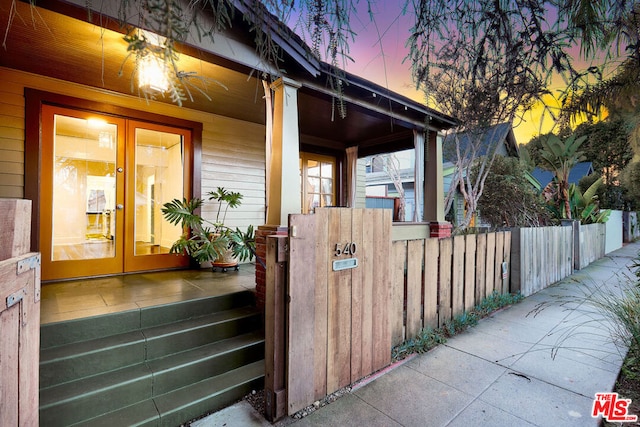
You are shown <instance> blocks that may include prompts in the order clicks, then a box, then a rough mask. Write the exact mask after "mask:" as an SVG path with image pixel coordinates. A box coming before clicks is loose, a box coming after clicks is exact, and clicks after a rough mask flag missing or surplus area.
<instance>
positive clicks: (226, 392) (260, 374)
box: [72, 360, 264, 427]
mask: <svg viewBox="0 0 640 427" xmlns="http://www.w3.org/2000/svg"><path fill="white" fill-rule="evenodd" d="M263 386H264V360H259V361H256V362H253V363H251V364H248V365H244V366H242V367H239V368H237V369H234V370H231V371H228V372H225V373H223V374H220V375H217V376H215V377H211V378H207V379H205V380H203V381H200V382H197V383H193V384H190V385H188V386H186V387H183V388H180V389H177V390H174V391H172V392H169V393H166V394H163V395H161V396H157V397H155V398H152V399H149V400H145V401H142V402H139V403H136V404H135V405H132V406H128V407H125V408H121V409H119V410H117V411H113V412H110V413H106V414H103V415H100V416H98V417H96V418H92V419H89V420H85V421H82V422H80V423H76V424H72V425H73V426H74V427H75V426H83V427H113V426H124V425H127V426H145V427H147V426H171V427H176V426H179V425H181V424H183V423H185V422H187V421H189V420H192V419H194V418H197V417H199V416H201V415H204V414H206V413H208V412H211V411H215V410H218V409H221V408H223V407H225V406H227V405H228V404H229V403H231V402H234V401H237V400H238V399H241V398H242V397H243V396H245V395H247V394H248V393H250V392H251V391H252V390H258V389H261V388H262V387H263Z"/></svg>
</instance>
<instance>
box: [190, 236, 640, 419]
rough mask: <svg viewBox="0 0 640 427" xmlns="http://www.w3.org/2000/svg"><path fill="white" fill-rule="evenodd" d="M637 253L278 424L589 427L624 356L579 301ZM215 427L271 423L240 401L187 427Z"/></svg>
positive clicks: (625, 253) (609, 283) (627, 251)
mask: <svg viewBox="0 0 640 427" xmlns="http://www.w3.org/2000/svg"><path fill="white" fill-rule="evenodd" d="M638 251H640V243H633V244H629V245H627V246H625V247H624V248H622V249H619V250H617V251H615V252H612V253H611V254H609V255H607V256H606V257H605V258H603V259H601V260H599V261H596V262H595V263H593V264H592V265H590V266H589V267H587V268H585V269H583V270H580V271H578V272H576V273H574V274H573V275H572V276H570V277H568V278H566V279H564V280H563V281H561V282H559V283H557V284H555V285H553V286H551V287H549V288H547V289H545V290H543V291H540V292H538V293H536V294H534V295H532V296H530V297H528V298H526V299H525V300H524V301H522V302H520V303H518V304H516V305H515V306H512V307H509V308H507V309H504V310H501V311H499V312H497V313H494V314H493V315H491V316H489V317H488V318H486V319H483V320H481V321H480V323H479V324H478V325H477V326H475V327H473V328H471V329H469V330H467V331H466V332H464V333H462V334H460V335H458V336H456V337H453V338H450V339H449V340H448V341H447V343H446V344H443V345H440V346H439V347H437V348H435V349H433V350H431V351H429V352H428V353H425V354H422V355H418V356H415V357H413V358H411V359H410V360H407V361H404V362H403V363H399V364H397V365H396V367H395V368H394V369H391V370H389V371H387V372H386V373H385V374H384V375H380V376H378V377H377V378H375V379H373V380H371V381H368V382H367V383H366V384H364V385H355V386H354V388H353V389H352V391H351V393H347V394H346V395H344V396H343V397H341V398H339V399H338V400H337V401H335V402H333V403H331V404H329V405H327V406H324V407H322V408H320V409H318V410H316V411H315V412H313V413H312V414H310V415H308V416H307V417H305V418H303V419H301V420H297V421H296V420H293V419H291V418H287V419H285V420H283V421H282V422H280V423H279V424H281V425H288V424H295V426H297V427H302V426H307V425H309V426H342V425H368V426H470V425H472V426H580V427H582V426H589V425H591V426H596V425H598V422H599V421H598V420H597V419H594V418H592V417H591V409H592V406H593V400H594V395H595V393H596V392H607V391H611V390H612V389H613V387H614V384H615V381H616V378H617V376H618V373H619V371H620V367H621V365H622V361H623V359H624V354H625V352H626V349H624V348H617V347H616V345H615V344H614V343H613V342H612V341H611V338H610V333H609V329H608V328H607V324H606V322H602V321H601V320H602V319H601V318H600V315H599V314H598V313H597V312H596V311H595V310H594V309H593V308H592V307H591V306H590V305H589V304H587V303H585V302H584V297H585V295H587V294H591V293H593V292H595V293H596V294H597V293H599V292H607V291H609V290H612V291H614V292H615V291H616V289H617V286H616V285H617V284H618V283H619V282H620V281H621V280H624V277H623V276H629V270H628V268H627V267H628V266H629V265H630V263H631V262H632V260H633V259H634V258H635V257H636V256H637V255H638ZM562 302H567V304H566V305H564V306H563V305H562ZM541 304H542V305H543V306H544V309H542V310H537V309H538V308H539V307H540V305H541ZM223 425H225V426H227V427H235V426H243V427H244V426H251V425H254V426H258V425H263V426H268V425H270V424H269V423H268V422H266V421H265V420H264V419H263V418H262V417H261V416H260V415H259V414H257V413H255V411H254V410H253V408H251V406H250V405H249V404H248V403H246V402H241V403H240V404H238V405H234V406H232V407H230V408H227V409H225V410H223V411H220V412H218V413H215V414H213V415H211V416H210V417H208V418H205V419H203V420H200V421H198V422H197V423H194V424H193V426H194V427H205V426H223Z"/></svg>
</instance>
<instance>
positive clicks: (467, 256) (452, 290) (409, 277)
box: [390, 231, 511, 345]
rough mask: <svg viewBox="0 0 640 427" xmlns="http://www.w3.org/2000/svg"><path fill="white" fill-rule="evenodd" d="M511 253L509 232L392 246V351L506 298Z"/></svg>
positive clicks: (424, 240) (398, 243)
mask: <svg viewBox="0 0 640 427" xmlns="http://www.w3.org/2000/svg"><path fill="white" fill-rule="evenodd" d="M510 248H511V232H509V231H505V232H497V233H487V234H470V235H466V236H455V237H452V238H448V239H441V240H438V239H433V238H429V239H416V240H399V241H395V242H393V246H392V252H393V262H392V270H391V280H392V282H391V289H392V297H391V298H392V299H391V305H392V307H391V313H390V322H391V337H392V343H393V345H396V344H399V343H401V342H403V341H404V340H405V339H407V338H411V337H415V336H416V335H417V334H418V332H419V331H420V329H422V328H423V327H434V328H435V327H438V326H442V325H443V324H444V322H446V321H447V320H449V319H451V318H452V317H453V316H456V315H458V314H461V313H462V312H464V311H467V310H469V309H471V308H473V307H474V306H475V305H477V304H478V303H479V302H480V301H482V299H484V298H485V297H486V296H487V295H489V294H491V293H492V292H494V291H497V292H499V293H508V292H509V268H508V266H509V263H510V256H511V255H510V254H511V250H510ZM503 263H506V269H505V272H506V277H503V268H504V266H503Z"/></svg>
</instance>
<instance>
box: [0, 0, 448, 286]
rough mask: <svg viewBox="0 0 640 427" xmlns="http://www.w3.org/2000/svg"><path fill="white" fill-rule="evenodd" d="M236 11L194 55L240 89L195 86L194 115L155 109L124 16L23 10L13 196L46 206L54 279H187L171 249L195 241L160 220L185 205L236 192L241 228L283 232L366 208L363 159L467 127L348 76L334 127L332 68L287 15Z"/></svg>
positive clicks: (4, 100)
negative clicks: (246, 15) (267, 52)
mask: <svg viewBox="0 0 640 427" xmlns="http://www.w3.org/2000/svg"><path fill="white" fill-rule="evenodd" d="M186 3H188V2H185V4H186ZM235 4H236V6H237V9H238V10H237V13H236V14H235V18H234V20H233V25H232V26H231V27H230V29H228V30H226V31H224V32H223V33H222V34H219V35H217V36H216V38H215V43H214V42H213V41H211V40H205V39H203V40H201V41H197V40H193V41H189V43H185V44H183V45H181V46H180V47H179V49H180V51H181V56H180V58H179V64H180V67H181V68H182V69H184V70H186V71H190V70H193V71H196V72H197V73H198V75H199V76H201V77H203V78H207V79H211V80H216V81H218V82H220V83H222V84H224V85H225V86H226V88H224V87H222V86H220V85H217V84H209V85H207V86H206V87H203V90H204V93H201V92H200V91H198V90H191V96H192V97H193V99H192V100H191V99H187V100H185V101H184V104H183V106H182V107H179V106H177V105H175V104H173V103H172V102H171V100H170V99H169V97H168V96H166V95H163V94H162V93H157V95H156V97H155V99H152V100H145V99H141V97H140V96H139V93H138V90H137V89H136V87H137V86H136V85H137V80H136V79H135V76H134V71H135V70H136V65H135V61H134V60H133V59H130V60H128V61H126V62H125V58H126V57H127V53H128V52H127V50H126V49H127V44H126V42H125V41H123V36H124V32H125V29H123V27H122V26H121V25H120V24H119V23H118V21H117V19H115V16H116V12H115V11H113V12H112V13H111V12H109V11H106V12H105V11H98V10H94V11H92V13H87V5H89V7H90V6H91V5H92V3H91V2H89V3H87V2H86V1H84V0H73V1H70V2H67V1H57V0H52V1H47V2H36V3H34V4H30V3H28V2H15V4H14V6H15V8H16V9H15V12H16V13H17V14H18V15H17V16H21V17H22V19H24V20H25V21H22V20H20V19H13V23H12V26H11V28H10V29H9V30H8V31H7V33H6V40H5V45H6V49H4V50H3V53H2V55H0V81H2V85H1V87H0V139H2V141H3V144H2V146H1V147H0V157H1V159H0V168H1V169H2V173H1V174H0V197H10V198H26V199H30V200H32V201H33V226H32V249H33V250H36V251H41V252H42V279H43V280H45V281H46V280H53V279H56V280H57V279H69V278H73V277H85V276H100V275H105V274H120V273H127V272H136V271H148V270H161V269H169V268H177V267H185V266H186V262H187V261H186V260H183V259H181V258H180V257H175V256H170V255H169V254H168V253H167V252H168V247H169V246H170V243H171V242H172V241H173V240H174V239H175V237H176V235H177V234H176V233H179V230H176V229H175V228H172V227H170V226H168V225H167V224H166V222H165V221H164V220H163V219H162V215H161V213H160V208H161V206H162V204H163V203H165V202H167V201H170V200H171V199H173V198H182V197H192V196H200V195H203V194H206V193H207V192H209V191H211V190H213V189H215V188H216V187H218V186H223V187H226V188H227V189H229V190H232V191H239V192H241V193H242V194H243V195H244V200H243V204H242V206H241V207H240V208H239V209H237V210H235V211H234V214H233V218H231V219H228V221H227V222H228V223H229V225H230V226H233V227H235V226H239V227H246V226H248V225H249V224H253V225H256V226H261V225H263V224H265V225H269V226H282V225H286V223H287V216H288V215H289V214H291V213H300V212H309V211H312V210H313V208H314V207H317V206H356V203H357V206H362V202H363V200H362V197H360V198H358V194H357V193H358V191H357V190H358V188H361V187H358V185H360V186H361V183H360V184H358V183H356V184H355V186H354V181H355V180H354V179H350V176H351V175H353V174H354V173H353V171H354V170H356V169H357V168H356V167H355V164H356V159H358V158H363V157H365V156H370V155H376V154H379V153H385V152H390V151H395V150H397V149H403V148H405V149H406V148H412V147H414V146H415V144H416V141H417V142H418V144H421V145H423V146H424V150H425V152H426V153H430V154H429V155H425V158H427V159H436V158H438V155H439V154H440V147H439V145H438V142H437V139H436V135H437V134H438V132H440V131H442V130H444V129H447V128H449V127H450V126H452V125H453V123H454V121H453V119H451V118H450V117H448V116H446V115H444V114H441V113H438V112H437V111H434V110H432V109H430V108H427V107H425V106H424V105H422V104H419V103H417V102H414V101H412V100H410V99H408V98H406V97H403V96H401V95H398V94H395V93H393V92H390V91H389V90H387V89H386V88H384V87H382V86H380V85H377V84H375V83H372V82H370V81H367V80H365V79H363V78H360V77H358V76H355V75H352V74H348V73H346V74H345V75H344V76H341V78H342V80H343V83H344V84H343V89H344V97H343V100H344V102H345V105H346V110H347V116H346V118H345V119H341V118H337V117H334V116H333V111H334V109H333V106H334V97H333V95H334V94H333V92H332V91H331V89H330V88H329V87H328V85H327V81H328V79H329V78H330V77H335V76H333V70H332V68H331V67H330V66H329V65H327V64H326V63H323V62H321V61H319V60H317V59H315V58H314V57H313V56H312V55H311V52H310V49H309V48H308V46H306V45H305V44H304V42H303V41H302V40H301V39H300V38H299V37H298V36H297V35H296V34H294V33H293V32H292V31H291V30H289V29H288V28H287V27H286V26H284V25H283V24H281V23H280V22H278V21H277V19H276V18H275V17H273V16H271V15H269V14H266V13H265V14H262V15H261V16H262V19H264V20H263V21H260V22H256V23H251V22H247V21H246V20H243V18H242V15H243V13H242V12H243V11H244V10H246V8H247V4H248V3H245V2H244V1H242V0H238V1H237V2H236V3H235ZM10 9H11V8H8V7H7V8H1V9H0V22H4V23H6V22H10V21H11V19H10V18H9V15H8V14H9V10H10ZM109 13H111V16H108V15H109ZM202 13H205V12H204V11H203V12H202ZM31 19H33V20H34V22H33V23H32V22H30V21H31ZM36 21H37V22H36ZM254 24H255V25H258V26H260V27H261V28H263V29H264V30H267V31H272V32H273V34H274V35H275V37H274V40H275V41H276V42H277V43H278V45H279V47H280V48H281V56H282V59H283V61H284V66H283V67H281V68H282V69H283V70H286V74H285V75H279V74H278V72H276V71H275V70H274V69H273V68H271V67H269V66H267V65H265V64H264V63H262V62H261V60H260V58H259V56H258V55H257V54H256V50H255V46H254V45H253V43H252V41H251V40H252V38H251V37H247V34H249V31H250V28H251V26H252V25H254ZM120 71H122V72H121V77H119V72H120ZM262 78H264V79H265V80H262ZM196 83H197V82H196ZM208 98H210V99H208ZM263 98H264V99H263ZM265 99H266V101H265ZM425 123H429V125H428V126H429V127H428V130H429V132H428V133H427V134H428V135H429V138H428V141H426V142H424V141H422V140H421V139H420V138H424V134H425V131H426V130H427V128H426V127H425V126H426V125H425ZM441 167H442V166H441V163H440V162H439V161H435V160H431V161H429V162H427V163H426V168H425V170H422V171H421V173H422V174H423V175H424V177H425V178H424V181H425V185H424V193H425V196H424V198H425V200H429V201H430V202H428V203H427V202H426V201H425V203H424V205H425V214H424V219H425V220H426V221H443V220H444V217H443V213H442V202H441V195H442V194H443V189H442V185H441V182H442V179H441ZM357 173H358V171H357V170H356V173H355V174H356V175H357ZM301 182H303V183H304V185H301ZM438 182H440V184H438ZM427 184H429V185H427ZM204 215H205V216H208V217H209V218H211V217H212V216H215V213H214V211H213V210H211V211H205V212H204Z"/></svg>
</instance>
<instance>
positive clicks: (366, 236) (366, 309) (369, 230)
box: [358, 209, 404, 372]
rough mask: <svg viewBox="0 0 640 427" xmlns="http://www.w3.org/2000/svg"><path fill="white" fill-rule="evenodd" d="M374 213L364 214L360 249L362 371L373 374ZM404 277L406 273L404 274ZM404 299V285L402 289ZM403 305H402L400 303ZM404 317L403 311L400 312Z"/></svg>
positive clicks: (365, 212)
mask: <svg viewBox="0 0 640 427" xmlns="http://www.w3.org/2000/svg"><path fill="white" fill-rule="evenodd" d="M373 215H374V212H373V210H371V209H366V210H365V211H364V214H363V221H364V222H365V224H367V227H364V229H363V231H362V248H359V249H358V252H359V254H360V257H361V258H362V266H361V267H359V268H362V285H363V289H362V357H361V364H362V371H363V372H373V317H374V313H373V282H374V275H373V262H372V260H373V258H374V252H375V251H376V247H375V246H374V238H373V235H374V229H373V227H371V226H370V224H374V216H373ZM403 275H404V272H403ZM402 298H404V284H403V289H402ZM400 304H402V303H400ZM400 316H402V310H401V311H400Z"/></svg>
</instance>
